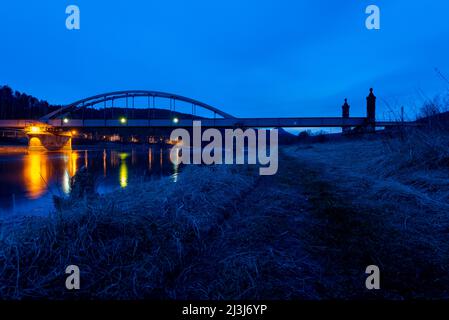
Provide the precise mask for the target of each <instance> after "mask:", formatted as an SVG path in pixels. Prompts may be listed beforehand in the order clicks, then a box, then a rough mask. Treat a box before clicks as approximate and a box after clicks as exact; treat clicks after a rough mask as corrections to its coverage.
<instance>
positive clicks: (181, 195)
mask: <svg viewBox="0 0 449 320" xmlns="http://www.w3.org/2000/svg"><path fill="white" fill-rule="evenodd" d="M253 182H254V179H253V178H252V171H248V170H247V169H246V168H237V167H225V166H220V167H208V168H205V167H202V168H198V167H189V168H187V169H186V171H185V172H184V173H183V174H182V175H181V176H180V177H179V180H178V182H177V183H173V182H172V181H171V180H170V179H162V180H160V181H153V182H151V183H147V184H143V185H139V186H137V187H133V188H130V189H128V190H126V191H122V192H118V193H116V194H113V195H109V196H105V197H101V198H98V199H96V200H92V199H91V200H89V201H87V200H86V201H83V200H78V201H75V202H74V203H73V205H70V206H67V204H66V205H65V206H63V207H64V208H63V209H61V211H59V212H57V213H56V214H55V216H54V217H50V218H41V219H36V218H34V219H26V220H23V221H22V222H21V226H18V225H17V224H15V225H14V227H10V228H8V227H7V226H3V228H2V234H1V238H0V279H1V281H0V295H1V297H3V298H13V299H19V298H33V297H49V298H56V299H63V298H71V297H89V298H103V299H104V298H115V299H142V298H168V297H172V298H176V293H173V292H171V291H170V290H171V289H170V288H172V286H173V282H175V281H176V279H177V277H179V276H180V275H181V274H183V272H185V268H188V267H189V266H190V264H191V259H194V257H195V256H197V255H199V254H200V253H201V252H202V250H204V247H205V246H206V245H207V242H206V239H208V237H209V233H210V232H211V231H212V229H214V228H216V226H217V225H219V224H220V222H222V221H223V220H224V219H225V217H226V215H227V214H228V213H229V212H228V210H229V208H232V207H233V204H234V203H235V201H238V198H239V197H241V195H242V193H243V192H244V191H245V190H248V189H249V188H250V186H251V185H252V183H253ZM70 264H75V265H78V266H79V267H80V270H81V272H82V290H80V291H79V292H77V293H70V292H68V291H67V290H65V287H64V281H65V280H64V279H65V275H64V270H65V267H66V266H67V265H70Z"/></svg>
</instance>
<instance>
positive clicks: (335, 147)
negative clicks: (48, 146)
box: [0, 138, 449, 299]
mask: <svg viewBox="0 0 449 320" xmlns="http://www.w3.org/2000/svg"><path fill="white" fill-rule="evenodd" d="M415 141H416V139H415ZM404 146H406V147H404ZM404 148H405V149H404ZM415 148H416V146H415ZM419 148H424V147H422V146H421V147H419V146H418V149H419ZM418 149H413V150H414V151H413V154H414V156H416V155H418V154H419V153H417V152H415V151H417V150H418ZM404 150H408V151H407V154H410V152H409V151H410V149H407V143H406V141H400V142H399V145H398V140H397V139H396V138H395V139H388V138H382V139H373V140H363V139H359V140H351V141H342V142H338V143H337V142H329V143H321V144H309V145H307V144H304V145H294V146H289V147H285V148H283V149H282V150H281V155H280V156H281V159H280V161H279V164H280V166H279V172H278V174H277V175H275V176H262V177H261V176H259V175H258V174H257V168H255V167H245V166H215V167H207V166H189V167H186V168H185V170H184V172H183V173H182V174H181V175H179V177H178V180H177V182H176V183H173V181H172V180H171V179H170V178H164V179H162V180H159V181H152V182H150V183H142V184H140V185H136V186H132V187H130V188H128V189H126V190H123V191H120V192H116V193H114V194H112V195H105V196H94V197H89V199H88V200H86V199H82V200H75V201H72V202H69V203H63V204H62V205H61V206H60V208H59V210H57V211H56V212H55V213H54V214H53V216H52V217H49V218H29V219H25V220H22V222H21V224H20V227H18V226H14V228H13V230H11V232H5V228H6V227H5V226H3V229H2V230H3V232H2V233H1V237H0V242H1V246H0V250H1V252H0V260H1V261H0V266H1V270H0V279H2V280H1V282H0V295H1V296H2V297H3V298H16V299H17V298H38V297H46V298H54V299H71V298H80V297H83V298H94V299H144V298H152V299H350V298H367V299H376V298H387V299H405V298H420V297H425V298H444V297H447V289H446V288H448V287H449V286H448V284H449V279H448V275H447V274H446V273H445V266H446V265H448V264H447V262H448V261H447V255H446V254H445V253H446V252H447V249H448V248H447V245H448V243H447V240H446V235H447V230H449V221H448V219H447V217H446V216H447V214H446V212H447V197H446V195H447V194H446V193H445V192H446V190H449V185H448V182H447V181H448V180H447V179H446V178H445V177H447V176H446V171H445V167H444V163H445V162H444V161H441V162H439V163H440V164H439V165H436V166H435V163H438V162H435V161H434V160H432V161H429V162H426V161H424V160H423V161H421V162H418V163H415V162H416V161H412V162H410V161H409V159H408V158H407V157H404V156H403V155H401V154H402V153H403V151H404ZM419 150H420V149H419ZM425 154H426V155H427V156H428V154H429V152H427V151H426V152H425ZM398 157H399V158H398ZM443 158H444V157H443ZM443 158H442V159H443ZM425 159H427V158H425ZM413 160H416V158H414V159H413ZM440 160H441V159H440ZM431 164H433V165H434V167H433V168H431V167H429V165H431ZM70 264H75V265H78V266H79V267H80V270H81V275H82V280H81V281H82V285H81V290H79V291H76V292H69V291H67V290H66V289H65V287H64V282H65V274H64V271H65V267H66V266H67V265H70ZM370 264H376V265H378V266H379V267H380V270H381V281H382V282H381V288H382V290H380V291H374V292H373V291H367V290H366V289H365V279H366V275H365V268H366V267H367V266H368V265H370ZM18 266H19V267H18Z"/></svg>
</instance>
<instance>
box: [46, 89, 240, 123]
mask: <svg viewBox="0 0 449 320" xmlns="http://www.w3.org/2000/svg"><path fill="white" fill-rule="evenodd" d="M134 97H149V98H165V99H172V100H174V101H183V102H186V103H191V104H192V106H199V107H201V108H203V109H206V110H209V111H212V112H213V113H214V114H218V115H220V116H222V117H223V118H225V119H235V117H233V116H231V115H230V114H228V113H226V112H223V111H221V110H220V109H217V108H215V107H212V106H210V105H208V104H206V103H203V102H201V101H198V100H195V99H191V98H187V97H184V96H181V95H178V94H172V93H167V92H161V91H147V90H126V91H114V92H109V93H103V94H98V95H95V96H92V97H88V98H85V99H82V100H78V101H75V102H73V103H71V104H68V105H66V106H63V107H62V108H60V109H58V110H56V111H53V112H51V113H49V114H47V115H46V116H44V117H42V118H41V119H40V121H43V122H46V121H49V120H51V119H54V118H56V117H57V116H59V115H61V114H63V113H65V112H67V111H70V110H72V109H75V108H80V107H81V108H88V107H90V106H94V105H97V104H99V103H105V102H107V101H113V100H119V99H124V98H134Z"/></svg>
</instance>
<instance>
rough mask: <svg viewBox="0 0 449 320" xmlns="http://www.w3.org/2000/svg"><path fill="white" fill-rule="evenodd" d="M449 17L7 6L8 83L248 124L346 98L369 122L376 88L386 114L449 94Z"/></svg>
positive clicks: (215, 6)
mask: <svg viewBox="0 0 449 320" xmlns="http://www.w3.org/2000/svg"><path fill="white" fill-rule="evenodd" d="M70 4H76V5H78V6H79V7H80V10H81V30H79V31H69V30H67V29H66V27H65V19H66V16H67V15H66V14H65V9H66V6H67V5H70ZM369 4H376V5H378V6H379V7H380V9H381V30H380V31H369V30H367V29H366V28H365V19H366V17H367V15H366V14H365V8H366V7H367V5H369ZM448 15H449V1H447V0H428V1H421V0H419V1H418V0H415V1H410V0H407V1H405V0H394V1H391V0H372V1H364V0H360V1H356V0H353V1H346V0H340V1H337V0H318V1H317V0H291V1H289V0H213V1H211V0H189V1H186V0H163V1H162V0H159V1H155V0H142V1H137V0H127V1H116V2H115V1H106V0H95V1H92V0H70V1H67V0H59V1H54V0H51V1H50V0H40V1H30V0H27V1H24V0H14V1H3V2H2V5H1V7H0V35H1V41H0V63H1V64H0V84H8V85H10V86H12V87H13V88H14V89H17V90H19V91H24V92H26V93H29V94H32V95H35V96H37V97H39V98H42V99H46V100H48V101H50V102H51V103H55V104H63V103H69V102H72V101H74V100H78V99H80V98H83V97H87V96H90V95H95V94H98V93H103V92H109V91H114V90H123V89H148V90H160V91H167V92H172V93H177V94H181V95H185V96H188V97H191V98H196V99H198V100H201V101H204V102H206V103H209V104H211V105H214V106H216V107H218V108H221V109H223V110H224V111H226V112H228V113H231V114H233V115H235V116H238V117H251V116H261V117H265V116H266V117H268V116H339V115H340V113H341V110H340V106H341V105H342V103H343V99H344V98H345V97H347V98H349V102H350V104H351V107H352V109H351V114H352V115H354V116H362V115H364V113H365V97H366V95H367V94H368V89H369V87H374V88H375V93H376V94H377V96H378V97H379V113H378V115H379V117H382V116H385V118H388V116H389V114H390V109H392V110H393V111H394V112H396V111H397V110H399V108H400V106H401V105H405V106H406V110H407V112H408V113H410V114H411V113H413V112H415V111H416V110H417V109H418V108H419V106H420V105H421V104H422V102H423V99H424V98H423V97H424V96H429V97H431V96H433V95H434V94H436V93H438V92H442V91H444V90H447V88H448V87H449V84H448V83H445V82H444V81H443V80H441V79H440V78H439V77H438V75H437V74H436V72H435V71H434V68H435V67H438V68H439V69H440V70H441V72H442V73H443V74H446V76H448V77H449V41H448V40H449V22H448V21H449V19H448Z"/></svg>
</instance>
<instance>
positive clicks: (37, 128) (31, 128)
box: [30, 126, 41, 133]
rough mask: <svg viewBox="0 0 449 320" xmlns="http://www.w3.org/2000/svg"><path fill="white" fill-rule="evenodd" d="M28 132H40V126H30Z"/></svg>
mask: <svg viewBox="0 0 449 320" xmlns="http://www.w3.org/2000/svg"><path fill="white" fill-rule="evenodd" d="M30 132H31V133H39V132H41V128H39V127H36V126H33V127H30Z"/></svg>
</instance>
